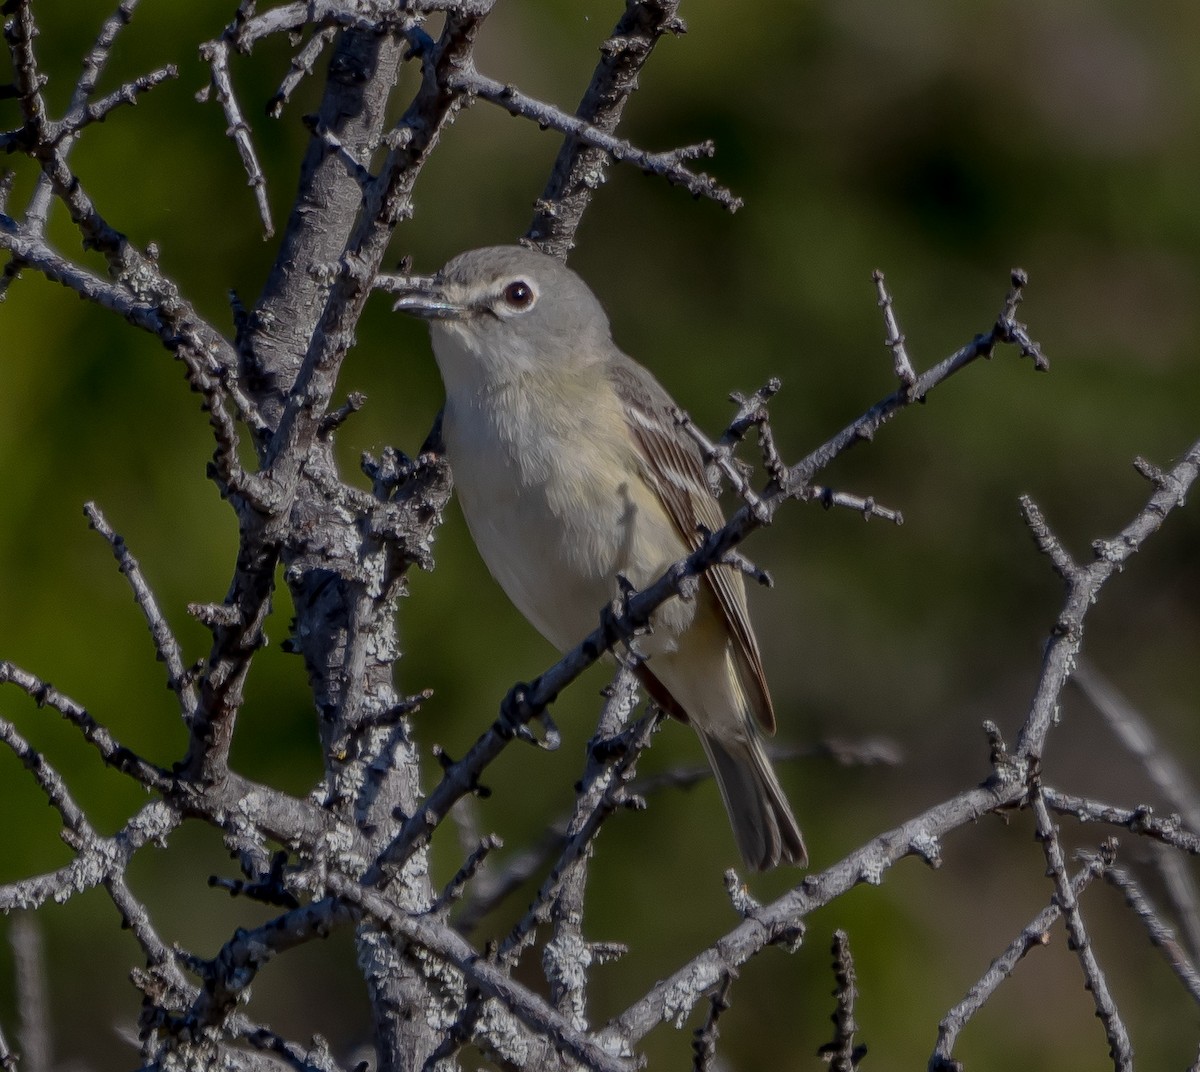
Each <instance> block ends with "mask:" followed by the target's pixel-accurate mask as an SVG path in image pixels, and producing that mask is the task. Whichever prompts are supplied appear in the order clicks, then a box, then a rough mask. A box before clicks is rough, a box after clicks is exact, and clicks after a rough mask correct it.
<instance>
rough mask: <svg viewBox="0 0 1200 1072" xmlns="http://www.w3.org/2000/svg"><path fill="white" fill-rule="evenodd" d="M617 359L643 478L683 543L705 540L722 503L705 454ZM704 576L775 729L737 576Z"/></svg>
mask: <svg viewBox="0 0 1200 1072" xmlns="http://www.w3.org/2000/svg"><path fill="white" fill-rule="evenodd" d="M620 358H621V360H614V361H613V362H612V363H611V364H610V366H609V378H610V380H611V382H612V385H613V387H614V388H615V390H616V392H617V396H618V398H620V400H621V402H622V405H623V407H624V411H625V418H626V420H627V421H628V423H629V428H630V431H631V432H632V433H633V437H634V440H635V441H636V442H637V444H638V446H639V447H640V448H641V454H642V457H643V459H644V461H645V477H646V481H647V483H648V484H649V485H650V486H651V487H652V488H653V489H654V491H655V492H656V493H657V494H658V497H659V499H660V500H661V501H662V503H663V505H664V506H665V507H666V508H667V513H668V514H670V516H671V520H672V521H673V522H674V523H675V527H676V528H677V529H678V530H679V534H680V535H681V536H682V537H683V539H684V542H685V543H686V544H687V546H688V547H690V548H692V549H693V550H694V549H695V548H697V547H699V546H700V544H701V543H702V542H703V540H704V535H703V533H702V531H701V530H702V529H703V530H706V531H708V532H716V531H717V530H718V529H720V528H721V527H722V526H724V524H725V518H724V516H723V515H722V514H721V507H720V504H719V503H718V502H717V500H716V497H715V496H714V495H713V494H712V492H711V491H710V490H709V486H708V478H707V477H706V476H705V472H704V458H703V456H702V455H701V453H700V448H699V447H698V446H697V445H696V444H695V443H694V442H693V441H692V440H691V439H690V438H688V436H687V435H686V433H685V432H684V431H683V429H682V428H681V427H680V426H679V424H678V422H677V421H676V420H675V414H674V411H675V404H674V402H672V401H671V396H670V395H668V394H667V392H666V391H665V390H664V389H663V387H662V385H661V384H659V382H658V381H657V380H656V379H654V377H653V376H651V375H650V373H648V372H647V371H646V370H645V369H644V368H642V367H641V366H640V365H638V364H636V363H635V362H634V361H632V360H631V359H630V358H628V357H625V355H624V354H621V355H620ZM704 580H705V581H706V582H707V583H708V586H709V587H710V588H711V589H712V592H713V594H714V595H715V596H716V597H717V603H718V605H719V606H720V608H721V613H722V615H723V617H724V619H725V624H726V626H727V628H728V629H729V631H730V633H731V634H732V635H733V637H734V638H735V640H736V642H737V643H736V645H735V648H734V651H735V652H736V653H737V657H738V662H739V663H740V664H741V667H742V670H743V674H742V680H743V682H744V684H745V687H746V688H747V689H748V690H750V692H751V695H750V697H749V699H750V701H751V706H752V707H753V708H754V712H755V714H756V716H757V717H758V721H759V723H760V724H761V725H762V727H763V729H765V730H766V731H767V732H768V733H774V732H775V711H774V708H773V706H772V704H771V694H770V692H769V691H768V690H767V678H766V674H765V673H764V672H763V665H762V656H761V654H760V653H759V650H758V641H757V640H756V639H755V637H754V630H753V629H752V628H751V626H750V614H749V609H748V608H747V606H746V590H745V587H744V586H743V584H742V578H741V575H740V574H739V573H738V572H737V571H736V570H735V569H734V568H733V567H731V566H714V567H713V568H712V569H710V570H708V571H707V572H706V573H705V574H704Z"/></svg>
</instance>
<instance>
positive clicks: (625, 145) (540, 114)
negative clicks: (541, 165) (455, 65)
mask: <svg viewBox="0 0 1200 1072" xmlns="http://www.w3.org/2000/svg"><path fill="white" fill-rule="evenodd" d="M450 85H451V87H452V88H454V89H456V90H458V91H459V92H461V93H467V94H470V95H472V96H476V97H481V98H482V99H483V100H486V101H490V102H491V103H492V104H496V105H499V106H500V107H501V108H503V109H504V110H505V111H507V112H508V113H509V114H510V115H516V116H521V117H522V118H525V119H529V120H532V121H533V122H535V123H537V124H538V126H540V127H542V128H543V129H545V128H546V127H551V128H553V129H554V130H557V131H559V132H560V133H562V134H567V135H569V136H571V137H573V138H577V139H578V140H579V141H581V142H583V143H584V144H585V145H589V146H591V147H593V148H595V149H600V150H602V151H603V152H605V153H607V154H608V155H609V156H611V157H612V158H613V159H614V160H618V161H620V162H621V163H625V164H632V165H633V166H634V167H637V168H640V169H641V170H642V171H644V172H645V173H646V174H648V175H659V176H661V177H662V178H664V179H666V180H667V182H669V183H671V185H673V186H682V187H683V188H684V189H685V190H687V191H688V193H690V194H691V195H692V196H693V197H705V198H708V199H709V200H711V201H715V202H716V203H717V204H719V205H720V206H721V207H722V208H725V209H728V210H729V211H730V212H736V211H737V210H738V209H739V208H741V207H742V204H743V202H742V200H741V198H739V197H735V196H734V194H733V193H732V192H730V191H729V190H728V189H726V188H725V187H724V186H722V185H721V184H720V183H719V182H717V181H716V180H715V179H713V178H712V177H711V176H709V175H705V174H704V173H703V172H696V171H693V170H691V169H690V168H689V167H688V166H687V164H688V162H689V161H691V160H696V159H698V158H700V157H706V156H712V155H713V153H714V152H715V148H714V146H713V144H712V142H703V143H702V144H700V145H687V146H684V147H682V148H679V149H671V150H670V151H668V152H660V153H651V152H647V151H646V150H645V149H639V148H638V147H637V146H636V145H634V144H632V143H631V142H628V141H626V140H625V139H624V138H618V137H615V136H614V135H612V134H609V133H607V132H606V131H603V130H600V129H599V128H598V127H594V126H592V125H591V124H590V123H587V122H585V121H584V120H582V119H579V118H577V117H575V116H573V115H568V114H567V113H566V112H564V111H562V110H561V109H559V108H555V107H554V106H553V105H552V104H546V103H545V102H543V101H540V100H537V99H535V98H534V97H530V96H529V95H528V94H526V93H523V92H521V90H519V89H517V87H516V86H513V85H509V84H506V83H504V82H498V81H497V80H496V79H494V78H488V77H487V76H486V75H482V74H480V73H479V72H478V71H476V70H474V69H473V68H464V69H462V70H460V71H456V72H455V73H454V74H453V75H452V76H451V81H450ZM542 204H545V202H542Z"/></svg>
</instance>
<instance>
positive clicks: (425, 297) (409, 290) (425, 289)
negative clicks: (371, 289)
mask: <svg viewBox="0 0 1200 1072" xmlns="http://www.w3.org/2000/svg"><path fill="white" fill-rule="evenodd" d="M410 283H411V286H410V287H405V288H404V289H403V290H401V291H399V294H400V297H398V298H397V299H396V303H395V304H394V305H393V306H392V309H393V310H394V311H396V312H399V313H408V314H409V316H418V317H420V318H421V319H422V320H459V319H461V318H462V317H464V316H466V315H467V309H466V307H464V306H463V305H461V304H459V303H458V302H455V301H452V300H451V299H450V298H449V297H448V296H447V294H446V291H445V288H444V287H443V286H442V284H441V282H439V280H438V279H437V278H436V277H433V276H413V277H412V279H411V280H410Z"/></svg>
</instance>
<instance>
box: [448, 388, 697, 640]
mask: <svg viewBox="0 0 1200 1072" xmlns="http://www.w3.org/2000/svg"><path fill="white" fill-rule="evenodd" d="M471 417H472V419H471V420H468V421H462V420H460V419H459V415H458V414H457V413H456V412H454V410H453V409H452V407H449V406H448V407H447V411H446V424H445V436H446V446H447V451H448V453H449V457H450V465H451V469H452V470H453V472H454V480H455V486H456V488H457V490H458V495H459V502H460V504H461V506H462V510H463V514H464V516H465V517H466V520H467V525H468V527H469V528H470V530H471V535H472V537H473V539H474V541H475V545H476V547H478V549H479V553H480V555H481V556H482V558H483V560H484V562H485V564H486V565H487V567H488V570H489V571H490V572H491V574H492V576H493V577H494V578H495V579H496V581H497V582H498V583H499V585H500V587H501V588H503V589H504V591H505V593H506V594H507V596H508V597H509V599H511V600H512V602H513V604H514V605H515V606H516V607H517V609H518V610H519V611H520V612H521V613H522V614H523V615H524V616H525V617H526V618H527V619H528V620H529V622H530V623H531V624H532V625H533V626H534V627H535V628H536V629H537V630H538V631H539V632H540V633H541V634H542V635H543V636H544V637H545V638H546V639H547V640H548V641H550V643H551V644H553V645H554V646H555V647H556V648H557V649H558V650H560V651H566V650H569V649H570V648H573V647H574V646H575V645H576V644H578V643H579V642H580V641H581V640H583V638H584V637H585V636H586V635H587V634H588V633H590V632H591V631H592V630H593V629H595V628H596V626H597V625H598V624H599V622H600V614H601V611H602V609H603V608H604V607H605V606H607V605H608V604H609V603H610V602H611V601H612V600H613V598H614V597H615V596H616V595H617V594H618V584H617V576H618V574H620V575H622V576H624V577H625V578H626V579H627V580H628V581H629V582H630V583H631V584H633V585H634V586H635V587H636V588H642V587H644V586H646V585H647V584H649V583H651V582H652V581H654V580H655V579H656V578H657V577H658V576H659V575H660V574H661V573H662V572H663V571H664V570H665V569H666V568H667V567H668V566H669V565H670V564H671V563H672V562H674V561H676V560H677V559H678V558H681V557H683V556H684V555H685V554H686V553H687V548H686V547H685V545H684V543H683V541H682V539H681V538H680V537H679V534H678V532H677V531H676V530H675V528H674V526H673V525H672V523H671V521H670V518H669V517H668V516H667V514H666V512H665V510H664V509H663V508H662V507H661V506H660V505H659V504H658V502H657V500H655V499H654V498H653V497H652V496H651V495H650V493H649V491H648V490H647V489H646V487H645V485H644V484H643V483H642V482H641V480H640V478H639V477H638V476H637V473H636V470H635V469H634V468H633V465H634V464H635V462H634V460H633V456H632V454H631V453H630V454H629V456H624V455H623V454H622V453H621V452H620V451H616V450H614V451H610V452H608V453H605V452H604V450H603V449H600V450H591V451H584V452H580V451H578V450H572V452H571V454H570V456H571V457H572V458H574V459H576V463H575V464H574V465H572V466H565V465H564V464H563V462H562V457H563V453H564V451H565V450H570V449H571V447H572V444H564V443H563V442H562V436H561V431H560V430H546V429H540V430H537V429H533V428H530V427H528V426H525V427H522V428H520V429H517V430H512V429H498V428H496V427H495V426H494V425H493V424H492V423H491V422H490V421H489V420H487V419H486V418H481V417H480V415H479V414H478V413H472V414H471ZM584 420H586V418H584ZM535 433H536V434H535ZM513 438H519V439H521V440H523V442H521V443H514V442H512V439H513ZM692 615H693V607H692V604H690V603H685V602H683V601H682V600H679V599H673V600H671V601H670V603H669V604H667V605H665V606H664V607H663V608H662V609H661V610H660V612H659V614H658V615H657V616H656V618H655V623H654V624H655V629H654V633H653V635H652V636H651V637H649V638H646V639H645V640H643V641H642V642H640V644H639V647H640V648H641V650H643V651H644V652H645V653H646V654H657V653H666V652H669V651H671V650H673V649H674V647H675V640H676V638H677V637H678V636H679V634H680V633H682V632H683V631H684V630H685V629H686V628H687V626H688V625H689V624H690V622H691V618H692Z"/></svg>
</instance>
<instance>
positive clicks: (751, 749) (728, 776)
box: [693, 724, 808, 871]
mask: <svg viewBox="0 0 1200 1072" xmlns="http://www.w3.org/2000/svg"><path fill="white" fill-rule="evenodd" d="M693 725H694V724H693ZM696 729H697V730H698V731H699V733H700V741H701V743H702V744H703V745H704V751H705V754H706V755H707V756H708V762H709V764H710V765H711V766H712V769H713V774H715V775H716V778H717V785H718V786H719V787H720V789H721V799H722V800H723V801H724V802H725V810H726V811H727V812H728V813H729V823H730V825H731V826H732V827H733V836H734V838H735V839H736V840H737V844H738V849H739V850H741V853H742V858H743V859H744V860H745V861H746V863H747V865H749V866H750V867H753V868H755V869H757V870H759V871H766V870H769V869H770V868H772V867H775V866H777V865H778V864H780V863H789V864H794V865H795V866H797V867H805V866H806V865H807V864H808V852H807V850H806V849H805V848H804V838H803V837H802V836H801V834H800V827H799V826H798V825H797V824H796V818H795V816H794V815H792V809H791V806H790V805H789V804H788V801H787V797H786V796H784V793H783V787H782V786H781V785H780V784H779V779H778V778H777V777H776V776H775V771H774V770H773V769H772V767H771V761H770V759H768V758H767V753H766V749H765V748H764V747H763V742H762V739H761V738H760V737H759V736H758V734H756V733H754V732H753V731H751V732H750V733H749V734H746V735H744V736H742V735H739V736H738V737H737V738H736V739H733V740H729V739H722V738H719V737H716V736H713V735H710V734H708V733H705V732H704V731H703V730H701V729H700V727H698V726H697V727H696Z"/></svg>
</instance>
